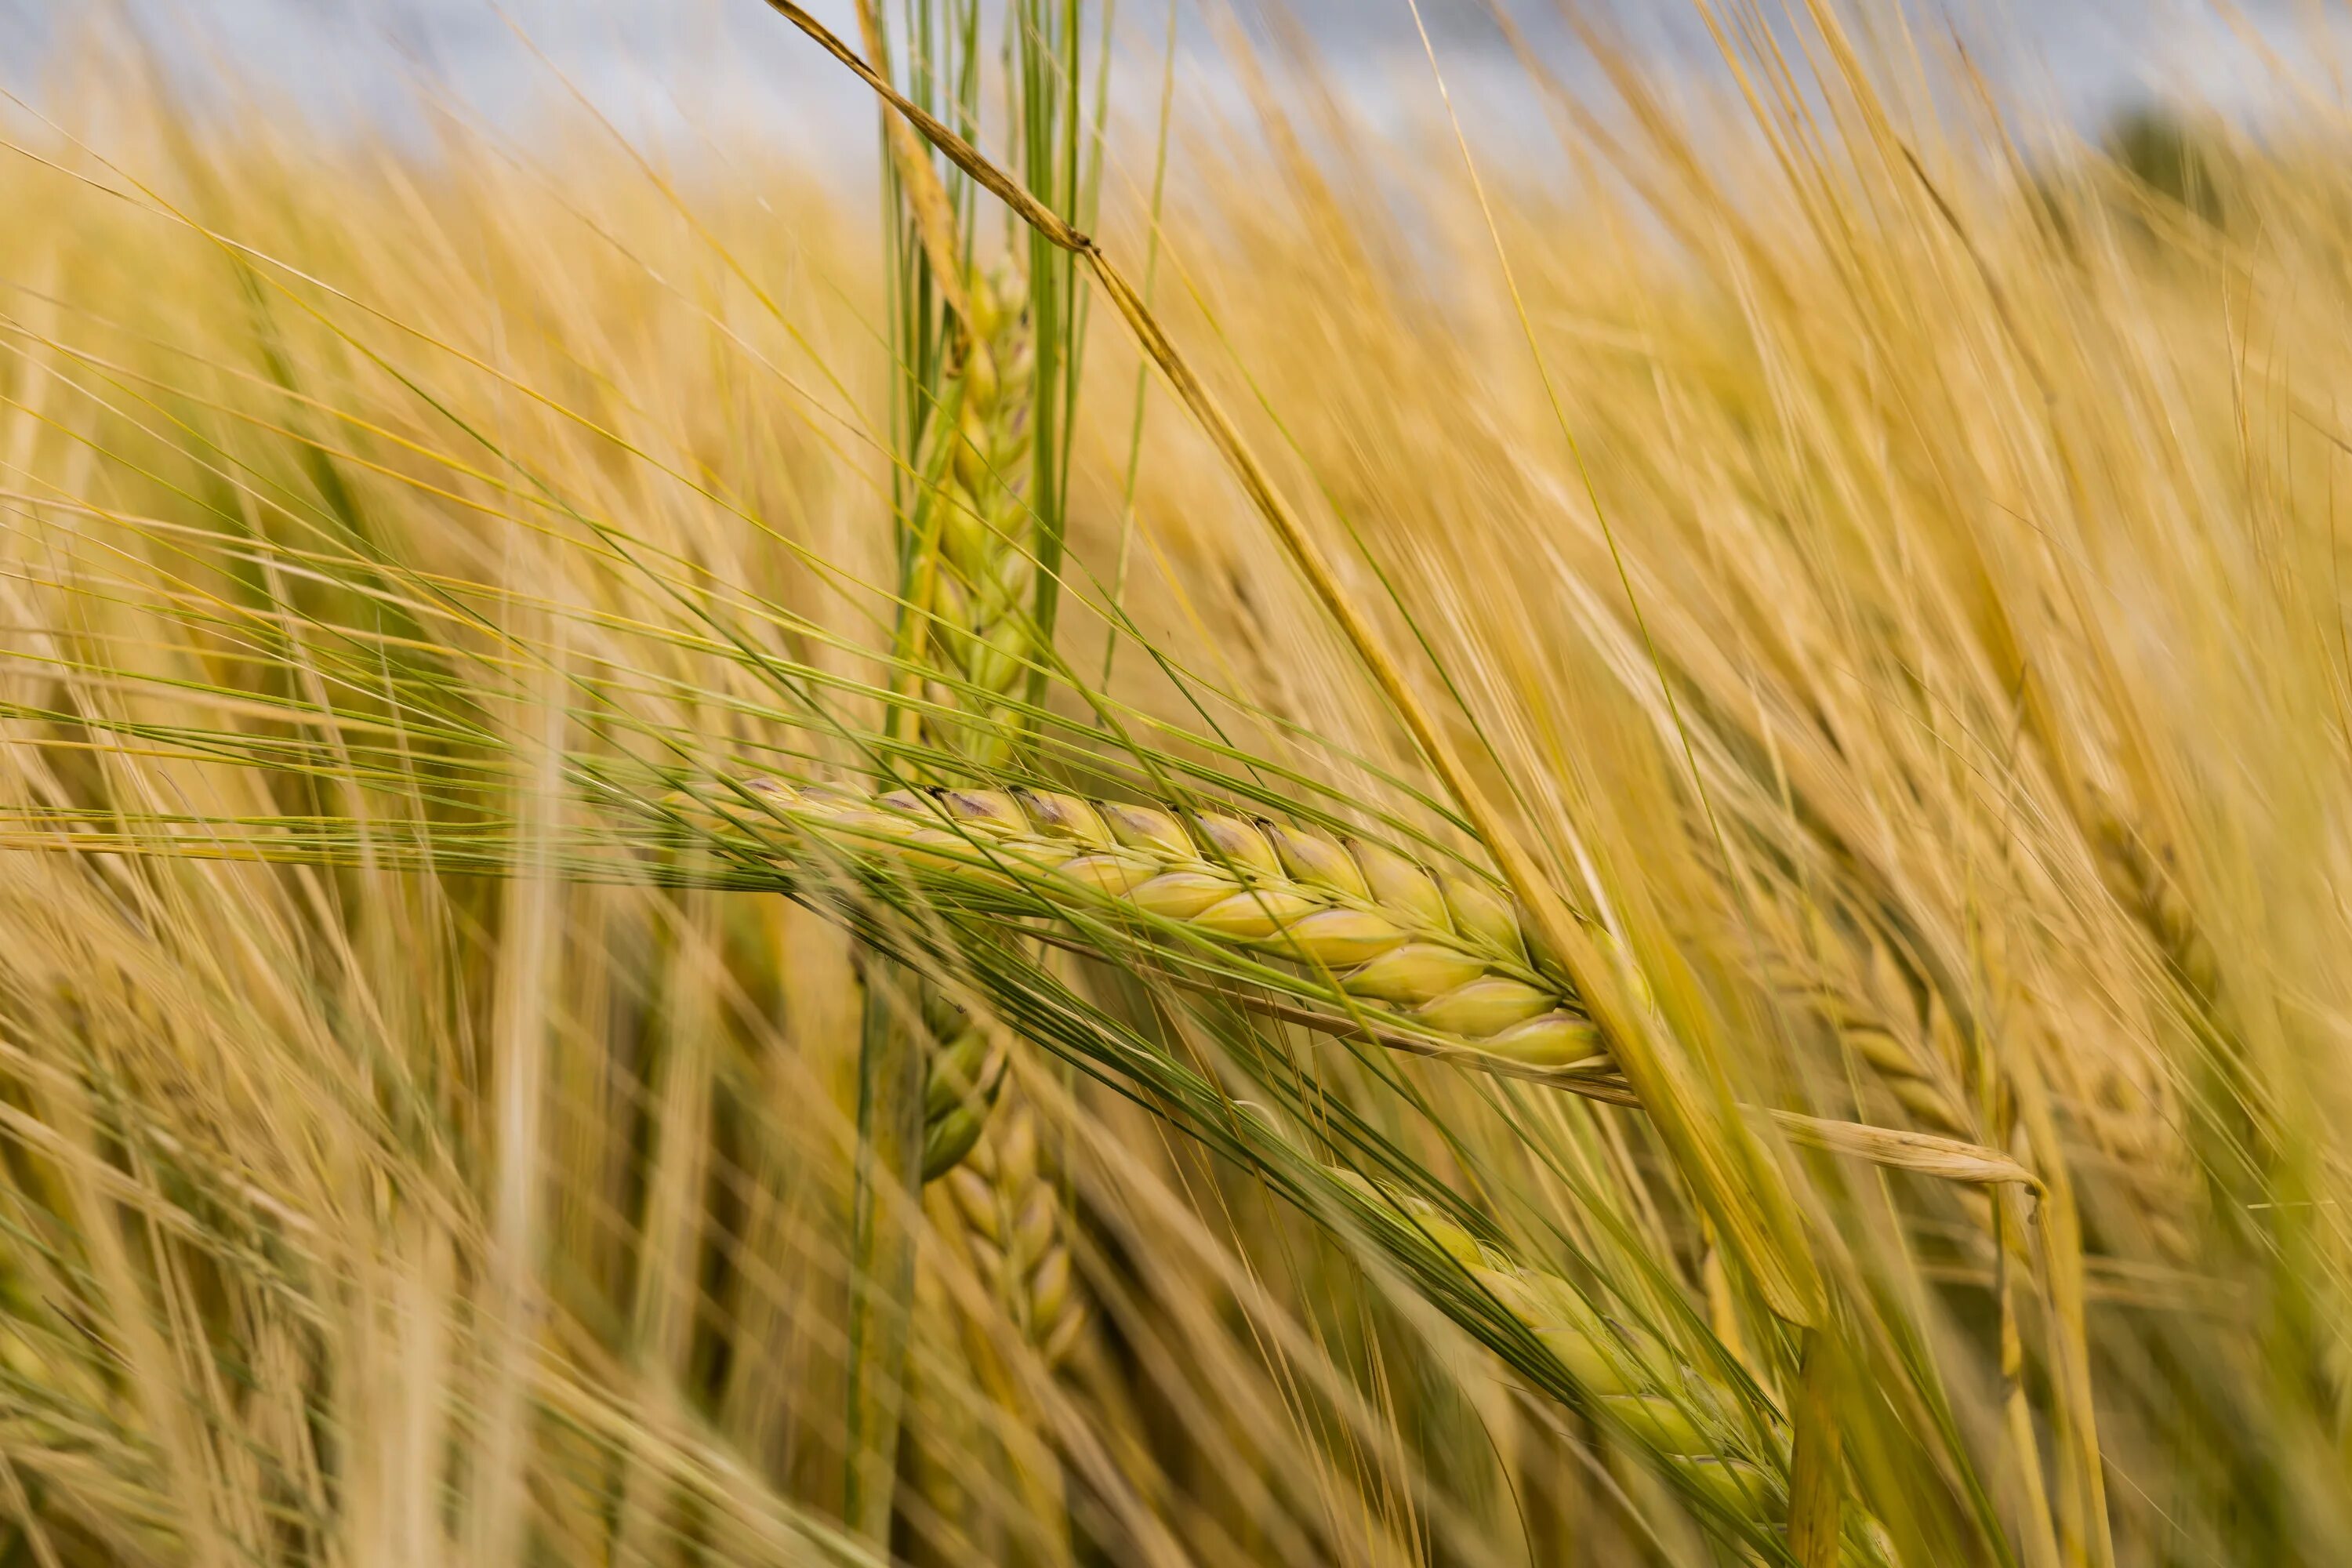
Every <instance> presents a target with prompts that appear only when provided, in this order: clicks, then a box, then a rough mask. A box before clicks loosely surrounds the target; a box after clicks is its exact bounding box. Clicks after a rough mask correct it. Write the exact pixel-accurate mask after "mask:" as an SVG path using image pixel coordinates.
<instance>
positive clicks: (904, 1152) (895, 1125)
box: [842, 963, 923, 1548]
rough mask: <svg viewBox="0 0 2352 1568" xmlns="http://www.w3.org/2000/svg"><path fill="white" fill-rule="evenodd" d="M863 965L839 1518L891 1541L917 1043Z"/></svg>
mask: <svg viewBox="0 0 2352 1568" xmlns="http://www.w3.org/2000/svg"><path fill="white" fill-rule="evenodd" d="M865 968H866V975H865V981H866V1016H865V1024H864V1035H863V1038H862V1039H861V1040H860V1042H859V1045H858V1053H857V1166H856V1197H855V1200H854V1203H853V1205H852V1208H851V1222H850V1223H851V1269H850V1276H849V1289H850V1303H849V1377H848V1384H849V1407H848V1410H847V1412H846V1415H847V1432H848V1437H847V1444H846V1461H847V1462H846V1464H845V1479H844V1492H843V1499H842V1518H843V1521H844V1522H845V1523H846V1524H847V1525H848V1526H849V1527H850V1529H852V1530H853V1531H856V1532H857V1533H858V1534H859V1535H861V1536H864V1537H865V1538H866V1539H867V1540H869V1541H872V1542H875V1543H876V1544H877V1545H880V1546H883V1547H885V1548H887V1546H888V1544H889V1540H890V1492H891V1485H892V1482H893V1481H894V1479H896V1477H897V1473H898V1422H899V1416H900V1415H901V1410H902V1405H903V1403H904V1398H905V1371H906V1365H907V1331H908V1316H909V1310H910V1309H911V1307H912V1305H913V1298H914V1289H915V1231H914V1223H913V1222H914V1218H915V1213H916V1205H917V1203H918V1201H919V1184H920V1181H921V1173H920V1166H921V1162H922V1152H923V1129H922V1108H923V1076H922V1074H923V1063H922V1055H921V1050H920V1047H919V1044H918V1042H917V1041H916V1040H915V1038H914V1037H913V1036H912V1035H911V1034H910V1033H909V1032H908V1030H907V1029H906V1028H905V1027H904V1026H902V1025H901V1024H900V1022H899V1020H898V1016H897V1013H898V1010H897V1009H896V1008H895V1007H894V1005H893V1001H894V998H893V996H892V994H891V989H890V987H891V980H890V976H889V973H888V971H887V967H886V966H885V965H883V964H881V963H869V964H867V965H866V966H865Z"/></svg>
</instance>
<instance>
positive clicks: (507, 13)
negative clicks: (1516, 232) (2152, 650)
mask: <svg viewBox="0 0 2352 1568" xmlns="http://www.w3.org/2000/svg"><path fill="white" fill-rule="evenodd" d="M1270 3H1271V0H1181V24H1182V25H1181V38H1182V40H1183V41H1182V44H1181V47H1180V51H1179V59H1180V62H1181V63H1180V72H1181V79H1182V82H1183V89H1184V91H1185V93H1186V94H1187V96H1188V98H1189V100H1191V101H1192V103H1193V104H1194V105H1196V106H1198V105H1200V104H1202V103H1203V102H1213V100H1214V99H1215V97H1216V96H1217V95H1219V94H1229V93H1231V92H1233V91H1234V90H1236V89H1235V88H1234V81H1233V78H1232V74H1231V72H1230V70H1229V69H1228V68H1227V67H1226V66H1225V65H1224V64H1223V62H1222V60H1221V59H1220V58H1219V54H1218V50H1217V48H1216V47H1215V44H1214V38H1213V33H1212V30H1211V29H1210V27H1209V26H1207V25H1206V24H1205V22H1204V20H1203V18H1204V16H1206V15H1207V12H1208V7H1209V6H1211V5H1217V6H1223V7H1227V8H1229V9H1228V14H1229V15H1231V16H1237V17H1239V18H1241V19H1242V20H1243V21H1244V23H1245V24H1246V25H1254V26H1263V25H1265V22H1266V21H1267V19H1268V16H1269V15H1270V11H1269V5H1270ZM1414 3H1415V0H1286V4H1287V5H1288V6H1289V9H1290V11H1291V13H1292V14H1293V15H1295V16H1297V17H1299V18H1300V19H1301V22H1302V24H1303V26H1304V27H1305V29H1306V30H1307V33H1308V34H1310V35H1311V36H1312V37H1313V38H1314V39H1315V40H1316V43H1317V46H1318V48H1319V49H1320V51H1321V52H1322V55H1323V58H1324V59H1325V60H1326V62H1327V63H1328V65H1329V67H1330V68H1331V71H1332V74H1333V77H1334V79H1336V80H1337V81H1338V83H1339V85H1340V88H1341V89H1342V91H1343V92H1345V93H1346V94H1347V96H1348V97H1349V100H1351V102H1352V103H1353V104H1354V105H1355V106H1356V108H1357V109H1358V110H1359V111H1360V112H1361V113H1362V114H1364V115H1365V116H1366V117H1367V118H1368V120H1370V121H1371V122H1372V123H1374V124H1375V125H1382V124H1387V125H1396V124H1402V123H1406V122H1410V121H1415V120H1429V119H1431V118H1432V117H1433V115H1434V114H1435V113H1436V112H1438V101H1437V99H1436V96H1435V91H1434V89H1433V79H1432V77H1431V73H1430V70H1429V62H1428V59H1427V58H1426V56H1425V55H1424V53H1423V46H1422V44H1421V42H1420V38H1419V36H1418V34H1417V32H1416V30H1415V26H1414V12H1413V4H1414ZM1509 3H1510V4H1511V5H1513V6H1514V8H1515V10H1516V11H1517V13H1518V14H1519V15H1521V16H1523V17H1524V18H1525V20H1526V22H1527V25H1528V27H1529V29H1530V31H1531V32H1532V34H1533V35H1534V36H1535V37H1537V39H1538V43H1539V46H1540V47H1544V48H1546V49H1547V50H1554V51H1558V52H1559V53H1560V55H1561V56H1562V58H1564V59H1565V58H1568V57H1569V56H1570V54H1571V53H1572V51H1570V50H1569V49H1568V48H1567V46H1566V37H1565V34H1564V32H1563V30H1562V29H1561V28H1560V27H1559V26H1558V23H1557V20H1556V11H1555V5H1556V4H1558V3H1559V0H1509ZM1578 3H1581V4H1584V5H1588V6H1590V5H1594V4H1595V3H1596V0H1578ZM1763 3H1764V5H1765V6H1766V8H1767V9H1771V8H1773V7H1774V6H1776V5H1778V4H1780V3H1781V0H1763ZM1864 3H1865V4H1874V9H1876V10H1877V11H1878V12H1879V14H1882V15H1884V14H1885V10H1886V7H1888V6H1889V5H1893V4H1894V3H1895V0H1864ZM810 4H811V8H812V9H813V10H814V11H815V12H817V13H818V14H819V15H820V16H822V17H823V18H824V20H826V21H827V22H828V23H829V24H832V25H834V26H835V27H836V29H837V30H839V31H842V32H843V33H845V34H852V33H854V27H853V26H852V22H851V13H850V9H849V5H850V0H810ZM1418 4H1419V5H1420V7H1421V14H1422V16H1423V19H1424V20H1425V21H1426V22H1427V23H1428V25H1429V29H1430V35H1431V40H1432V44H1433V47H1434V50H1435V52H1436V53H1437V55H1438V58H1439V61H1440V63H1441V65H1442V66H1443V67H1444V72H1445V76H1446V79H1447V82H1448V85H1449V86H1450V87H1451V88H1452V89H1453V94H1454V101H1455V103H1456V105H1457V106H1460V107H1463V108H1464V109H1465V112H1466V113H1467V114H1468V116H1469V117H1470V118H1471V119H1472V120H1473V121H1474V123H1475V122H1478V121H1483V122H1484V126H1485V129H1486V131H1487V132H1491V133H1495V134H1503V135H1507V134H1509V133H1510V132H1511V128H1512V127H1514V126H1536V125H1539V124H1540V122H1541V116H1540V111H1539V109H1538V104H1537V102H1536V100H1534V98H1533V97H1532V96H1531V94H1530V93H1529V90H1528V89H1527V87H1526V85H1525V83H1524V80H1523V79H1522V78H1521V75H1520V73H1519V72H1518V71H1517V68H1515V67H1514V66H1513V64H1512V62H1511V61H1510V59H1509V58H1508V55H1507V50H1506V49H1505V48H1504V47H1503V45H1502V42H1501V40H1500V37H1499V36H1498V35H1497V33H1496V30H1495V28H1494V26H1493V25H1492V23H1491V22H1490V21H1488V20H1486V16H1485V11H1486V5H1487V4H1488V0H1418ZM1906 4H1907V5H1908V6H1909V10H1910V14H1911V15H1912V16H1913V19H1914V22H1915V25H1916V26H1923V27H1928V28H1939V27H1940V28H1950V29H1953V30H1955V31H1957V32H1958V34H1959V35H1960V36H1961V37H1965V38H1966V39H1967V40H1968V42H1969V47H1970V48H1971V51H1972V53H1973V54H1974V56H1975V58H1978V59H1979V60H1980V61H1982V62H1983V63H1984V64H1985V66H1986V68H1987V70H1988V72H1989V73H1990V75H1992V76H1993V77H1994V78H1995V79H1998V80H1999V81H2000V82H2002V83H2003V84H2004V85H2005V86H2006V87H2007V88H2008V89H2011V90H2013V91H2016V92H2020V93H2022V94H2024V95H2026V96H2027V97H2028V98H2029V99H2030V100H2032V101H2033V102H2035V103H2036V104H2037V105H2040V106H2042V107H2044V108H2047V109H2050V110H2055V111H2056V112H2057V113H2058V114H2059V115H2061V116H2063V117H2064V118H2066V119H2068V120H2070V121H2074V122H2075V123H2077V124H2081V125H2084V126H2085V127H2090V126H2095V124H2096V123H2097V121H2099V120H2100V119H2101V118H2102V117H2104V116H2106V115H2109V114H2112V113H2113V112H2115V111H2116V110H2117V108H2118V107H2120V106H2123V105H2126V104H2130V103H2133V102H2136V101H2138V100H2145V99H2147V98H2153V97H2167V96H2172V97H2179V96H2188V97H2191V98H2195V99H2198V100H2203V101H2208V102H2212V103H2216V104H2219V105H2221V107H2223V108H2224V109H2226V110H2229V111H2230V112H2232V113H2235V114H2240V115H2243V116H2247V117H2255V118H2258V117H2260V116H2263V115H2265V114H2269V113H2273V112H2277V111H2279V110H2280V109H2281V107H2282V105H2283V104H2284V103H2285V102H2286V101H2287V100H2290V99H2291V98H2292V95H2291V94H2288V93H2285V92H2284V91H2282V90H2281V89H2280V88H2279V86H2278V83H2277V79H2276V77H2275V74H2274V73H2273V72H2272V71H2271V70H2268V69H2266V68H2263V66H2262V64H2261V63H2260V59H2259V57H2260V54H2261V51H2262V49H2263V48H2264V47H2270V48H2274V49H2276V50H2278V51H2279V52H2280V54H2281V56H2282V57H2283V58H2285V59H2286V60H2288V61H2289V62H2291V63H2292V64H2293V65H2294V67H2295V68H2300V69H2302V70H2304V71H2305V72H2306V73H2307V74H2308V75H2309V77H2310V78H2311V79H2312V80H2313V82H2314V90H2315V92H2318V93H2320V94H2321V95H2322V96H2324V97H2333V96H2334V89H2333V88H2332V86H2331V85H2329V79H2328V76H2327V73H2326V70H2325V69H2324V68H2321V66H2319V65H2318V64H2317V63H2316V62H2317V52H2315V50H2314V49H2313V48H2312V47H2311V46H2310V44H2309V42H2308V39H2307V37H2306V36H2305V35H2303V34H2299V33H2298V31H2297V24H2298V22H2299V21H2307V20H2308V18H2309V17H2310V16H2312V15H2314V14H2315V13H2320V12H2325V13H2326V14H2327V15H2328V16H2330V18H2331V21H2332V22H2333V24H2334V25H2335V26H2336V31H2337V33H2338V34H2339V35H2343V36H2347V37H2352V34H2347V33H2346V31H2345V28H2344V23H2345V20H2346V15H2347V5H2346V4H2345V0H2237V5H2236V6H2235V8H2234V11H2233V12H2232V13H2231V15H2230V16H2224V15H2223V14H2221V12H2219V11H2218V10H2217V9H2216V8H2215V7H2214V6H2213V5H2211V4H2210V0H1906ZM1166 5H1167V0H1121V4H1120V6H1119V10H1120V25H1121V33H1122V36H1123V37H1124V39H1125V40H1126V45H1125V47H1124V48H1123V50H1122V52H1121V58H1122V60H1123V62H1124V64H1123V66H1122V68H1121V70H1122V74H1121V75H1120V77H1119V89H1118V95H1117V96H1118V98H1119V99H1120V100H1122V101H1125V102H1128V103H1129V105H1130V107H1131V105H1132V100H1134V99H1135V98H1136V97H1137V96H1138V95H1139V94H1140V95H1145V96H1146V97H1147V99H1148V95H1149V93H1150V90H1151V88H1152V85H1153V83H1154V80H1155V79H1156V76H1157V69H1158V67H1157V60H1156V54H1155V51H1156V48H1157V46H1158V42H1159V39H1160V37H1161V29H1162V28H1163V27H1164V26H1165V25H1166V24H1165V18H1166V16H1167V15H1168V12H1167V9H1166ZM1615 13H1616V15H1617V17H1618V19H1619V21H1620V22H1621V23H1622V25H1623V26H1625V27H1626V28H1627V29H1628V31H1629V33H1630V35H1631V36H1633V37H1635V38H1636V39H1637V40H1638V41H1639V42H1640V45H1641V47H1643V49H1644V50H1645V51H1646V52H1647V53H1648V54H1650V55H1651V56H1652V57H1653V58H1655V59H1657V60H1659V61H1662V62H1665V63H1667V64H1668V65H1669V66H1670V67H1671V68H1674V69H1687V70H1691V71H1697V70H1702V69H1704V62H1705V61H1706V60H1707V59H1709V58H1711V52H1710V51H1709V50H1708V48H1707V47H1706V43H1705V38H1704V35H1703V33H1701V32H1700V30H1699V29H1698V27H1697V26H1696V19H1695V18H1696V12H1695V10H1694V8H1693V6H1692V5H1690V4H1689V3H1688V0H1615ZM93 15H97V16H110V17H114V18H119V19H127V26H128V27H129V28H130V29H131V31H133V32H135V33H136V34H137V35H138V36H140V37H144V38H146V39H148V40H150V41H152V44H153V45H154V49H155V55H156V58H159V59H161V60H163V61H164V62H165V65H166V68H167V69H169V70H170V71H172V72H173V74H174V75H175V76H177V77H178V78H179V79H181V81H182V84H183V86H184V87H185V86H192V85H193V86H195V87H197V88H198V89H199V94H198V96H199V99H201V98H202V97H203V96H204V95H205V94H207V93H209V94H212V95H214V100H215V101H220V100H221V95H222V94H224V93H226V92H232V91H233V95H234V96H235V97H236V99H238V100H245V101H257V102H261V103H264V104H267V105H268V106H269V107H270V108H271V109H272V110H273V111H278V112H283V113H286V114H289V115H294V116H298V117H299V118H300V119H302V120H303V121H305V122H306V124H307V125H310V126H315V127H316V128H317V130H318V132H319V133H320V134H322V135H383V134H394V135H399V134H412V133H415V132H416V131H417V129H418V127H419V125H420V123H421V122H420V120H419V118H418V110H417V105H418V104H419V102H420V101H423V102H435V103H439V104H443V105H446V106H449V107H452V108H457V109H461V110H462V111H463V112H464V113H465V114H467V116H469V117H472V118H474V119H476V120H477V121H479V122H483V123H488V124H491V125H495V126H498V127H499V128H501V129H504V130H517V131H528V129H529V127H530V126H531V125H532V124H534V123H551V122H553V121H552V120H551V117H549V116H546V115H544V114H542V113H541V110H543V109H544V108H545V107H546V106H547V105H548V104H549V102H550V101H551V100H559V99H561V98H562V97H563V96H565V95H567V94H572V93H577V94H580V95H582V96H584V97H585V98H587V99H588V100H591V101H593V103H594V104H595V105H596V106H597V107H598V109H599V110H601V111H603V112H604V113H606V114H607V115H608V116H610V117H611V118H612V119H614V121H615V122H616V123H619V124H620V125H621V126H623V127H624V129H625V130H626V131H627V132H629V133H630V134H631V135H632V136H633V137H635V138H638V139H641V140H646V141H651V142H660V141H663V140H664V139H672V140H682V141H685V142H692V141H693V140H695V139H696V138H698V137H701V136H705V135H709V134H711V133H713V132H724V131H740V130H741V129H743V128H745V127H746V126H749V127H751V128H755V129H756V130H758V131H759V132H761V134H762V135H765V136H770V137H772V138H775V139H777V140H779V141H781V142H783V143H784V144H785V146H786V147H787V148H788V149H791V150H795V151H799V152H802V153H806V154H809V155H811V156H813V157H814V158H818V159H821V160H824V161H825V162H828V163H846V164H849V165H854V166H855V167H856V170H857V172H858V173H859V174H861V175H862V174H863V171H864V167H865V163H866V160H868V159H870V157H871V156H872V152H873V135H872V118H871V109H870V106H869V105H867V104H866V102H865V101H864V100H863V99H862V98H861V96H860V92H859V89H857V88H856V84H855V83H854V82H852V81H851V80H850V79H848V78H847V77H846V76H845V73H843V72H842V71H841V70H840V69H839V68H836V67H835V66H834V65H833V64H832V63H831V62H829V61H827V60H825V59H824V58H821V57H820V56H819V55H818V54H817V53H816V51H815V50H814V48H813V47H810V46H809V45H807V44H806V43H805V42H804V41H803V40H802V39H800V38H799V37H797V36H795V35H794V34H793V32H792V30H791V28H790V27H789V26H787V25H786V24H785V23H784V22H782V19H780V18H779V17H777V16H774V15H773V14H772V13H771V12H770V11H769V9H768V8H767V6H766V5H764V4H763V3H762V0H104V3H103V4H101V5H96V6H91V5H85V4H81V3H79V0H0V86H5V88H6V89H7V90H8V91H10V92H11V93H13V94H15V95H16V96H18V97H19V98H20V99H23V100H26V101H28V102H30V103H31V104H33V105H35V106H37V107H39V108H42V109H45V110H53V111H58V112H68V113H69V112H70V110H69V107H68V106H69V103H70V100H71V97H72V95H71V93H70V91H69V89H68V86H67V85H66V84H68V82H70V80H71V76H70V73H68V72H67V71H65V70H64V69H63V68H62V67H63V65H64V63H65V62H66V61H68V59H71V58H75V57H74V52H73V50H72V48H71V47H70V46H71V44H72V42H73V40H74V39H75V37H77V29H78V28H79V27H82V26H87V25H88V24H87V22H86V21H85V20H84V19H85V18H88V17H89V16H93ZM2250 40H2252V41H2250ZM1569 72H1570V78H1571V79H1573V76H1574V68H1573V66H1572V64H1571V65H1570V68H1569ZM230 83H233V84H235V85H234V88H233V89H229V88H226V87H225V85H224V84H230Z"/></svg>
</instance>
